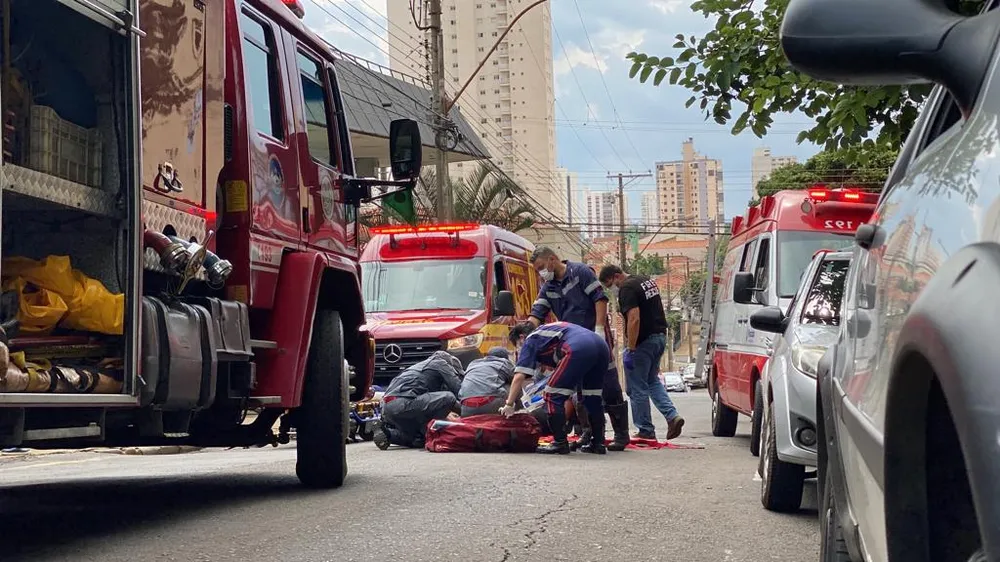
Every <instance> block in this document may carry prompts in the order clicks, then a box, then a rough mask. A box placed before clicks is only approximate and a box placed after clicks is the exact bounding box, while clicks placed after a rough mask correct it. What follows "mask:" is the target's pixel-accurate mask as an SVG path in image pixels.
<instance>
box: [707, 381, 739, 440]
mask: <svg viewBox="0 0 1000 562" xmlns="http://www.w3.org/2000/svg"><path fill="white" fill-rule="evenodd" d="M737 416H739V414H738V413H737V412H736V410H733V409H732V408H730V407H729V406H726V405H725V404H723V403H722V393H721V392H719V389H718V388H716V389H715V392H713V393H712V435H714V436H716V437H732V436H733V435H736V422H738V421H739V418H738V417H737Z"/></svg>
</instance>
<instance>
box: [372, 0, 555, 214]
mask: <svg viewBox="0 0 1000 562" xmlns="http://www.w3.org/2000/svg"><path fill="white" fill-rule="evenodd" d="M387 4H388V5H387V7H388V19H389V28H390V30H391V31H392V33H390V34H389V57H390V64H389V65H390V67H391V68H392V69H394V70H399V71H400V72H405V73H407V74H411V75H415V76H422V77H426V76H427V73H428V68H429V64H428V61H427V58H426V55H425V53H426V48H425V47H426V44H427V41H428V40H429V35H427V36H426V37H425V32H424V31H420V30H419V29H417V27H416V25H415V23H414V19H416V21H417V22H420V23H421V25H424V24H425V22H424V21H422V19H421V18H422V17H423V16H426V9H425V10H423V12H424V13H421V12H420V6H421V2H420V1H419V0H418V1H417V2H413V0H387ZM411 5H414V6H415V7H416V10H415V12H416V15H415V14H414V13H413V12H411V9H410V6H411ZM441 5H442V10H443V13H442V16H441V20H442V27H443V33H444V60H445V64H444V67H445V84H446V90H447V92H448V94H449V95H455V93H456V92H457V91H458V89H459V88H461V87H462V85H463V84H465V82H466V81H467V80H468V79H469V77H470V76H472V75H473V72H474V71H475V70H476V67H477V66H478V65H479V63H480V61H482V60H483V59H484V58H485V57H486V53H487V52H489V50H490V48H491V47H492V46H493V44H494V43H495V42H496V40H497V38H498V37H499V36H500V34H501V33H503V30H504V29H505V28H506V27H507V25H508V24H509V22H510V21H511V19H512V18H513V17H514V16H516V15H517V13H518V12H520V11H521V9H523V8H524V3H522V2H520V0H442V1H441ZM457 105H458V106H459V107H460V108H461V110H462V114H463V115H464V116H465V118H466V119H467V120H468V121H469V123H471V124H472V125H473V126H474V127H476V128H477V130H478V132H479V135H480V137H481V138H482V139H483V141H484V142H485V144H486V146H487V148H488V149H489V151H490V155H491V156H492V157H493V162H494V163H495V164H496V165H497V166H498V167H500V168H501V169H502V170H504V171H505V172H507V173H508V174H509V175H510V176H511V177H512V178H513V179H514V180H515V181H517V182H518V183H519V184H520V185H521V186H522V187H523V188H524V189H525V190H526V191H527V192H528V193H529V194H530V197H531V198H532V199H534V200H535V201H536V202H537V204H538V205H540V206H541V207H543V210H542V211H541V213H540V216H541V217H543V218H548V217H549V216H550V214H551V215H555V216H556V217H565V216H566V207H567V204H566V195H565V194H566V189H565V178H563V183H562V185H561V186H559V183H558V180H559V177H560V176H559V174H557V173H556V166H555V162H556V144H555V143H556V137H555V124H554V116H555V110H554V108H555V90H554V85H553V73H552V15H551V11H550V7H549V5H548V3H545V4H542V5H540V6H538V7H536V8H534V9H532V10H531V11H529V12H528V13H526V14H525V15H524V16H523V17H521V19H520V20H518V23H517V25H515V26H514V28H513V29H512V30H511V31H510V33H508V34H507V36H506V37H505V38H504V40H503V42H502V43H500V46H499V47H498V48H497V50H496V51H495V52H494V53H493V54H492V55H490V58H489V59H488V60H487V61H486V64H485V65H484V66H483V68H482V69H481V70H479V73H478V74H477V75H476V76H475V78H473V80H472V82H471V84H469V87H468V88H467V89H466V90H465V92H464V93H463V94H462V96H461V98H459V100H458V103H457ZM478 165H479V164H478V163H476V162H467V163H464V164H452V165H451V174H452V175H453V176H459V175H466V174H468V173H470V172H471V170H474V169H475V168H476V167H478ZM546 211H548V212H546ZM560 211H561V212H560Z"/></svg>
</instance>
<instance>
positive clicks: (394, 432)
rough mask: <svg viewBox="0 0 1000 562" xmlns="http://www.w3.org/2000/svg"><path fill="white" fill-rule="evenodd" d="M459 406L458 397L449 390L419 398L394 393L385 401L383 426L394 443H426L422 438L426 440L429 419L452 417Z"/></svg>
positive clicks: (405, 445) (402, 444) (390, 440)
mask: <svg viewBox="0 0 1000 562" xmlns="http://www.w3.org/2000/svg"><path fill="white" fill-rule="evenodd" d="M457 406H458V398H456V397H455V395H454V394H452V393H451V392H448V391H446V390H443V391H440V392H428V393H427V394H421V395H420V396H417V397H416V398H397V397H390V398H389V399H388V400H384V401H383V406H382V424H383V428H384V430H386V434H387V435H388V437H389V442H390V443H392V444H393V445H401V446H403V447H414V446H420V447H422V446H423V444H422V443H418V441H423V438H424V435H426V433H427V422H429V421H431V420H437V419H444V418H446V417H448V413H450V412H453V411H455V409H456V408H457Z"/></svg>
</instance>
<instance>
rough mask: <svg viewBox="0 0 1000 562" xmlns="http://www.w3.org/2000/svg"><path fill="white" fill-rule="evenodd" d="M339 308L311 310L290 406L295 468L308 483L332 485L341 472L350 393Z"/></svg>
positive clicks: (340, 479) (344, 469)
mask: <svg viewBox="0 0 1000 562" xmlns="http://www.w3.org/2000/svg"><path fill="white" fill-rule="evenodd" d="M347 382H348V381H347V373H345V372H344V328H343V325H342V324H341V322H340V313H338V312H336V311H333V310H317V311H316V319H315V320H314V323H313V336H312V342H311V343H310V345H309V359H308V362H307V363H306V376H305V381H304V383H303V386H302V405H301V406H299V408H298V409H297V411H296V440H297V449H298V452H297V455H298V460H297V462H296V464H295V473H296V474H297V475H298V477H299V480H300V481H301V482H302V484H303V485H304V486H306V487H309V488H338V487H340V486H341V485H342V484H343V483H344V479H345V478H346V477H347V436H348V431H349V430H348V428H349V427H350V418H349V417H348V412H349V409H350V393H349V392H348V384H347Z"/></svg>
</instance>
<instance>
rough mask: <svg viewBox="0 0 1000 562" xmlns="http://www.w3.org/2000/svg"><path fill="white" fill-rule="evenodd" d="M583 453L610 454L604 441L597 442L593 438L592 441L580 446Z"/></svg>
mask: <svg viewBox="0 0 1000 562" xmlns="http://www.w3.org/2000/svg"><path fill="white" fill-rule="evenodd" d="M580 452H581V453H591V454H593V455H606V454H608V448H607V446H605V445H604V443H597V442H595V441H593V440H591V442H590V443H587V444H586V445H584V446H582V447H580Z"/></svg>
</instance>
